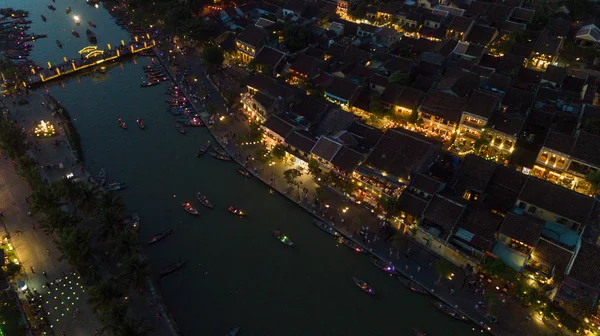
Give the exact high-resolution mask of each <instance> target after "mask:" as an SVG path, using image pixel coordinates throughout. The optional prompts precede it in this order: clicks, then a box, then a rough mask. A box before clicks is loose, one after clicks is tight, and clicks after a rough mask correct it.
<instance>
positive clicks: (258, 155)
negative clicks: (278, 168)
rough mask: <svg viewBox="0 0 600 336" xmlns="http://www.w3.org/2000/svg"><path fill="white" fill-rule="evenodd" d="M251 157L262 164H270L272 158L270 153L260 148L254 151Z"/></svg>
mask: <svg viewBox="0 0 600 336" xmlns="http://www.w3.org/2000/svg"><path fill="white" fill-rule="evenodd" d="M253 157H254V159H255V160H256V161H258V162H262V163H267V162H270V161H271V159H272V158H273V156H272V155H271V153H270V152H269V151H268V150H266V149H264V148H260V149H258V150H256V152H254V156H253Z"/></svg>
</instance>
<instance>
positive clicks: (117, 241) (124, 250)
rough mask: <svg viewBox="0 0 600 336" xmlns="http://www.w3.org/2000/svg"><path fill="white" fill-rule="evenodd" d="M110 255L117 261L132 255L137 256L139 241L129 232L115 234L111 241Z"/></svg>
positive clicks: (123, 231)
mask: <svg viewBox="0 0 600 336" xmlns="http://www.w3.org/2000/svg"><path fill="white" fill-rule="evenodd" d="M112 245H113V249H112V253H113V255H114V256H115V257H118V258H119V259H126V258H129V257H130V256H132V255H137V253H138V248H139V247H138V246H139V240H138V237H137V235H136V234H134V233H132V232H131V231H129V230H122V231H120V232H117V235H116V236H115V237H114V238H113V240H112Z"/></svg>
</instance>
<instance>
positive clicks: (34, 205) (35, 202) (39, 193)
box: [29, 184, 62, 213]
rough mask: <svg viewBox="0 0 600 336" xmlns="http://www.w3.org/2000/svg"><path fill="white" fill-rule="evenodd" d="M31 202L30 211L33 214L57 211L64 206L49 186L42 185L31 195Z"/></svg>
mask: <svg viewBox="0 0 600 336" xmlns="http://www.w3.org/2000/svg"><path fill="white" fill-rule="evenodd" d="M29 200H30V201H31V205H30V206H29V209H30V210H31V212H33V213H37V212H40V211H41V212H47V211H49V210H53V209H57V208H59V207H60V206H61V205H62V204H61V203H60V200H59V199H58V197H57V196H56V194H55V193H54V190H52V188H51V187H50V186H49V185H47V184H41V185H40V186H38V187H37V188H35V189H34V190H33V192H32V193H31V195H29Z"/></svg>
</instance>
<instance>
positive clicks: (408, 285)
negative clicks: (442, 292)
mask: <svg viewBox="0 0 600 336" xmlns="http://www.w3.org/2000/svg"><path fill="white" fill-rule="evenodd" d="M396 278H397V279H398V281H400V282H401V283H402V284H403V285H404V286H405V287H406V288H408V289H410V290H411V291H413V292H415V293H418V294H422V295H425V294H429V293H428V292H427V290H426V289H425V288H423V287H421V286H419V285H417V284H416V283H415V282H414V281H411V280H409V279H407V278H405V277H403V276H398V277H396Z"/></svg>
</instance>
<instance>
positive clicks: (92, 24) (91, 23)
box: [88, 21, 96, 28]
mask: <svg viewBox="0 0 600 336" xmlns="http://www.w3.org/2000/svg"><path fill="white" fill-rule="evenodd" d="M88 24H89V25H90V27H94V28H96V24H95V23H93V22H92V21H88Z"/></svg>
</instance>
